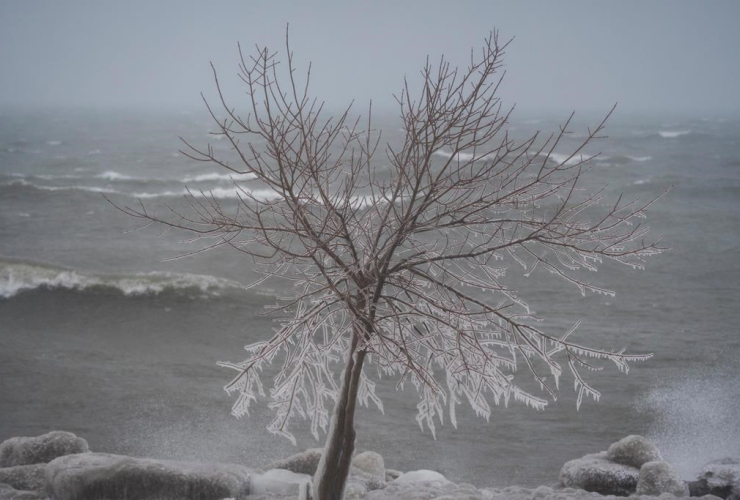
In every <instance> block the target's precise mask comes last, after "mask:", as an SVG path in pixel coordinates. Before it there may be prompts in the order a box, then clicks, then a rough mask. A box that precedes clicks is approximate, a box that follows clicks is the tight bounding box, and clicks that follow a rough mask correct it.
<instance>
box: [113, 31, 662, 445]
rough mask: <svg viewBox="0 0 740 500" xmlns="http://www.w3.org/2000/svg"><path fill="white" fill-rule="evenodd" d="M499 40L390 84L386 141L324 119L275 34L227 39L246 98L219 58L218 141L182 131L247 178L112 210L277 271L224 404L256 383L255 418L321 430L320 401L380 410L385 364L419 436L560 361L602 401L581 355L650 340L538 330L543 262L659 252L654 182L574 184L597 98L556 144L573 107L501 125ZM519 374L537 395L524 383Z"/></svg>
mask: <svg viewBox="0 0 740 500" xmlns="http://www.w3.org/2000/svg"><path fill="white" fill-rule="evenodd" d="M507 45H508V44H507V43H504V44H501V43H499V40H498V37H497V34H496V33H495V32H494V33H493V34H492V35H491V36H490V37H489V38H488V39H487V40H486V41H485V43H484V45H483V48H482V50H481V51H480V52H473V53H471V58H470V63H469V65H468V66H467V67H465V68H453V67H451V66H450V65H449V63H448V62H447V61H445V60H444V58H443V59H441V60H440V61H439V63H437V64H433V63H432V62H429V61H428V62H427V64H426V65H425V66H424V68H423V69H422V72H421V76H422V82H423V83H422V85H421V86H420V88H418V89H417V90H416V91H414V90H412V88H411V85H410V84H409V83H408V82H404V85H403V88H402V91H401V92H400V94H398V95H396V100H397V103H398V106H399V109H400V118H401V120H402V130H403V133H404V136H403V141H402V142H401V143H399V144H390V143H388V144H384V143H383V142H382V139H381V133H380V132H379V131H378V130H376V129H375V128H373V125H372V123H373V122H372V106H370V109H369V110H368V113H367V116H366V117H365V118H357V119H353V118H351V112H350V109H349V108H348V109H347V110H346V111H345V112H343V113H341V114H339V115H337V116H327V115H326V113H325V112H324V108H323V104H322V103H320V102H317V101H316V100H314V99H313V98H311V97H310V94H309V90H308V89H309V85H308V80H309V76H310V69H309V70H308V72H307V76H306V78H305V80H304V79H301V78H300V77H299V72H298V71H297V66H296V63H295V61H294V59H293V56H292V53H291V52H290V51H289V50H288V53H287V64H283V65H280V64H278V60H277V55H276V53H273V52H270V51H268V50H267V49H262V48H258V49H257V50H256V52H255V54H254V55H253V56H251V57H247V56H246V55H245V54H244V53H242V52H241V50H240V57H241V59H240V77H241V79H242V80H243V82H244V84H245V86H246V91H247V102H246V108H247V109H246V110H245V111H244V113H242V110H238V109H235V108H233V107H231V106H230V105H228V104H227V100H226V98H225V97H224V95H223V94H222V93H221V87H220V84H219V81H218V78H217V76H216V73H215V70H214V77H215V78H216V84H217V90H218V96H219V97H218V99H217V101H216V102H217V104H218V106H216V105H215V104H214V103H212V102H208V101H207V102H206V105H207V107H208V110H209V112H210V113H211V115H212V116H213V119H214V124H215V126H216V130H215V133H217V134H218V135H219V137H221V138H222V140H221V141H219V142H220V143H221V144H224V143H228V145H229V146H230V151H229V152H226V151H224V152H219V151H221V150H217V149H215V148H213V147H211V146H207V147H202V148H201V147H198V146H197V145H192V144H189V143H186V144H185V146H186V147H185V153H186V154H187V155H188V156H189V157H191V158H193V159H195V160H198V161H202V162H210V163H214V164H216V165H219V166H220V167H222V168H223V169H225V170H226V171H227V173H229V172H230V173H233V174H238V175H239V176H241V177H240V178H246V179H247V180H246V181H244V182H237V186H238V188H239V195H240V197H239V199H238V200H237V201H236V202H233V203H230V202H228V200H227V201H226V202H225V201H223V200H219V199H217V198H215V197H214V196H208V195H207V193H201V194H202V196H201V195H194V194H192V193H191V194H189V195H187V196H185V200H184V203H183V206H182V207H170V210H171V212H170V213H169V215H162V214H161V213H154V212H153V211H151V210H148V209H147V207H145V206H144V205H143V204H142V205H140V206H139V207H136V208H128V207H123V208H122V210H124V211H126V212H127V213H129V214H130V215H133V216H135V217H138V218H141V219H143V220H144V221H145V223H146V224H150V223H162V224H165V225H167V226H169V227H172V228H176V229H180V230H185V231H189V232H191V233H192V234H194V236H195V241H198V240H200V241H202V242H203V249H211V248H218V247H230V248H232V249H234V250H235V251H240V252H242V253H243V254H244V255H245V258H246V259H247V260H248V262H249V265H250V266H252V267H253V268H254V269H255V270H256V271H257V272H259V273H261V278H260V280H258V282H256V284H259V283H263V282H265V281H268V280H278V281H283V282H287V283H289V284H290V285H291V286H290V291H289V292H285V293H284V297H281V299H280V300H279V301H278V304H277V305H276V306H275V307H274V308H273V309H272V310H271V311H269V312H270V313H271V314H273V315H275V317H276V318H278V319H279V322H278V326H277V328H276V329H275V331H274V332H273V335H272V336H271V337H270V338H269V339H267V340H264V341H260V342H256V343H254V344H251V345H249V346H247V353H248V357H247V359H246V360H245V361H242V362H223V363H221V365H222V366H225V367H228V368H231V369H233V370H235V371H236V375H235V377H234V379H233V380H232V381H231V382H230V383H229V384H228V385H227V386H226V390H227V391H229V392H230V393H235V394H236V402H235V403H234V407H233V411H234V414H235V415H237V416H242V415H247V414H248V413H249V410H250V407H251V404H252V403H253V402H254V401H256V400H257V399H258V397H262V396H265V397H268V398H269V399H270V400H271V402H270V408H271V409H272V410H273V412H274V419H273V421H272V422H271V423H270V425H269V427H268V429H269V430H270V432H273V433H275V434H279V435H282V436H285V437H287V438H288V439H290V440H291V441H293V442H295V439H294V438H293V435H292V434H291V431H290V423H291V421H292V420H293V419H294V418H295V417H300V418H302V419H306V420H308V421H310V423H311V432H312V433H313V435H314V436H315V437H316V438H317V439H318V438H319V434H320V432H319V429H321V430H324V431H325V430H326V429H327V427H328V426H329V424H330V421H331V418H330V413H329V410H330V409H332V408H334V407H335V406H336V408H338V410H337V411H338V412H339V413H337V415H342V416H343V418H346V419H347V420H346V421H347V422H349V423H348V424H347V425H351V419H349V417H346V415H349V414H351V412H353V411H354V404H355V402H357V401H359V403H360V404H365V405H370V404H372V405H375V406H377V407H378V408H379V409H380V410H381V411H382V410H383V405H382V402H381V401H380V399H379V398H378V396H377V394H376V392H375V384H376V382H377V380H378V379H380V378H382V377H387V378H390V379H392V380H393V381H394V382H395V383H396V384H397V387H398V388H404V387H406V386H407V385H410V386H412V387H413V388H414V389H415V390H416V391H417V393H418V394H419V397H420V401H419V404H418V416H417V421H418V423H419V425H420V426H421V427H422V428H424V426H426V427H428V428H429V429H430V430H431V432H432V433H434V432H435V422H437V421H438V422H444V419H445V414H447V416H448V418H449V421H450V422H452V424H453V425H455V424H456V406H457V405H458V404H461V403H463V402H467V403H468V404H469V405H470V406H471V407H472V409H473V410H474V412H475V413H476V414H477V415H478V416H481V417H483V418H486V419H488V418H489V417H490V415H491V405H492V404H493V405H499V404H504V405H508V404H509V402H511V401H514V402H518V403H523V404H524V405H526V406H530V407H532V408H535V409H537V410H541V409H543V408H544V407H545V406H546V404H547V400H548V399H554V398H555V396H556V391H557V390H558V388H559V380H560V378H561V376H562V374H563V371H566V372H567V374H566V376H572V380H573V383H574V386H575V390H576V391H577V393H578V405H579V406H580V404H581V402H582V400H583V399H584V398H592V399H595V400H598V398H599V392H598V391H597V390H596V389H595V388H593V387H591V385H589V383H588V381H587V379H586V378H585V377H584V373H585V372H587V371H589V370H597V369H601V364H600V363H599V362H602V361H608V362H612V363H614V364H616V365H617V367H618V369H619V370H621V371H624V372H626V371H627V368H628V363H630V362H633V361H641V360H645V359H647V358H649V357H650V356H649V355H632V354H628V353H626V352H625V351H624V350H609V349H604V348H600V347H591V346H589V345H586V344H582V343H579V342H577V341H575V340H572V337H575V335H574V332H575V331H576V330H577V327H578V325H575V326H574V327H573V328H572V329H570V330H569V331H567V332H556V331H550V330H549V329H548V328H545V327H543V324H545V323H543V321H542V320H541V318H538V317H536V316H535V315H534V313H533V311H532V308H531V307H530V305H529V303H528V302H527V300H526V298H525V297H526V295H527V292H528V289H532V288H535V287H536V285H537V280H538V279H539V277H542V276H543V275H553V276H555V277H556V278H558V279H560V280H562V281H563V282H564V283H566V284H567V285H570V286H571V287H572V288H573V289H574V290H575V291H576V292H580V294H581V295H586V294H591V293H595V294H605V295H613V294H614V292H613V291H611V290H609V289H607V288H603V287H602V286H601V285H600V284H598V283H596V282H594V281H592V277H594V276H595V274H594V273H593V271H596V270H597V269H599V268H600V267H601V266H602V265H603V264H605V263H606V262H607V261H609V262H613V263H616V264H619V265H624V266H625V267H627V268H630V269H642V268H643V267H644V264H645V261H646V259H647V258H648V257H651V256H653V255H656V254H658V253H660V252H662V251H663V250H664V249H663V248H661V247H660V245H659V238H658V239H655V240H650V239H647V234H648V228H647V227H646V226H645V225H644V224H643V219H644V217H645V214H646V211H647V209H648V208H649V207H650V205H651V204H652V203H653V202H654V201H655V200H656V199H657V198H659V197H660V196H657V197H656V198H654V199H650V200H647V201H639V200H634V201H624V200H623V199H622V198H621V197H620V198H618V199H614V200H609V199H608V198H607V195H606V192H605V190H604V189H601V190H596V191H595V192H587V191H586V190H584V189H582V186H581V181H582V178H583V176H584V175H586V173H587V172H588V170H589V169H590V165H591V163H590V161H591V160H592V159H593V158H594V156H595V155H593V154H591V153H590V148H591V147H592V145H593V143H594V142H595V141H596V140H597V139H599V138H600V134H601V133H602V131H603V128H604V124H605V122H606V118H608V116H609V115H607V117H606V118H605V119H604V120H603V121H601V122H600V123H598V124H597V125H596V126H595V127H594V128H592V129H589V130H588V133H587V134H586V138H585V139H584V140H583V142H582V143H581V144H579V145H577V146H575V147H573V148H572V149H571V150H569V151H564V150H565V146H564V145H563V142H564V141H563V138H564V137H565V135H566V134H567V133H568V132H569V128H570V126H571V123H570V122H571V118H572V116H571V118H569V119H568V120H567V121H566V122H565V123H564V124H563V126H562V127H561V129H560V131H559V132H557V133H555V134H552V135H550V136H540V134H539V133H538V134H535V135H533V136H532V137H529V138H527V139H524V140H518V141H517V140H514V139H513V138H512V137H511V136H510V135H509V133H508V132H507V124H508V121H509V117H510V114H511V110H506V109H504V108H502V105H501V103H500V101H499V98H498V97H497V95H496V91H497V89H498V84H499V83H500V78H501V77H500V72H499V69H500V67H501V64H502V63H501V61H502V56H503V53H504V50H505V48H506V46H507ZM309 68H310V67H309ZM609 114H611V112H610V113H609ZM381 167H382V168H381ZM265 192H270V193H271V195H270V196H263V195H262V194H263V193H265ZM574 298H577V297H574ZM273 362H278V363H280V364H281V368H280V370H279V372H278V374H277V376H276V377H275V378H274V380H273V381H272V382H273V383H272V386H271V387H270V388H269V390H268V391H266V390H265V387H264V386H263V381H262V380H261V378H260V377H261V374H262V373H263V370H264V369H265V367H266V366H267V365H269V364H270V363H273ZM526 374H528V375H529V377H527V375H526ZM530 377H531V378H533V379H534V381H535V387H539V388H540V389H541V390H542V393H541V394H533V393H531V392H530V391H529V390H525V389H524V388H523V386H522V385H520V384H519V380H520V379H522V378H524V379H525V380H527V379H529V380H531V378H530ZM338 425H339V427H338V428H340V427H341V423H339V424H338Z"/></svg>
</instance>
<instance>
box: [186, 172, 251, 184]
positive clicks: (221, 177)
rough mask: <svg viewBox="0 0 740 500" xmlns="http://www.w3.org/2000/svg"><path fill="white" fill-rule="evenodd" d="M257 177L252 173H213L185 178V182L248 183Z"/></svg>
mask: <svg viewBox="0 0 740 500" xmlns="http://www.w3.org/2000/svg"><path fill="white" fill-rule="evenodd" d="M255 177H257V176H256V175H254V174H252V173H247V174H219V173H218V172H212V173H210V174H201V175H195V176H190V177H185V178H184V179H183V180H182V181H183V182H206V181H237V182H238V181H248V180H251V179H254V178H255Z"/></svg>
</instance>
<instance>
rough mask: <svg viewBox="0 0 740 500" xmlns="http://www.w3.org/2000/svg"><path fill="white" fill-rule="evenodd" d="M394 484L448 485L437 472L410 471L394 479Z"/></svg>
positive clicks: (444, 478) (445, 479)
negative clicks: (435, 483)
mask: <svg viewBox="0 0 740 500" xmlns="http://www.w3.org/2000/svg"><path fill="white" fill-rule="evenodd" d="M393 482H394V483H396V484H403V483H434V482H441V483H449V481H448V480H447V478H446V477H444V476H443V475H442V474H440V473H439V472H435V471H433V470H424V469H422V470H412V471H410V472H406V473H405V474H402V475H401V476H400V477H399V478H398V479H395V480H394V481H393Z"/></svg>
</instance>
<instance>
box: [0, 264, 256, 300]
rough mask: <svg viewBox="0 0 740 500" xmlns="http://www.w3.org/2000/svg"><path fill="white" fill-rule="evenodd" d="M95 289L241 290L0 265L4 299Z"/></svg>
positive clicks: (161, 277) (172, 278)
mask: <svg viewBox="0 0 740 500" xmlns="http://www.w3.org/2000/svg"><path fill="white" fill-rule="evenodd" d="M93 287H106V288H114V289H117V290H119V291H120V292H122V293H123V294H124V295H127V296H130V295H150V294H151V295H158V294H160V293H162V292H163V291H165V290H168V289H172V290H187V289H193V290H197V291H199V292H201V293H202V294H208V295H213V296H218V295H219V294H220V292H222V291H224V290H227V289H241V288H243V286H242V285H241V284H239V283H237V282H235V281H231V280H226V279H222V278H216V277H214V276H206V275H199V274H177V273H165V272H151V273H137V274H133V275H130V276H107V275H94V274H88V273H83V272H79V271H75V270H70V269H63V268H55V267H51V266H41V265H35V264H27V263H16V262H0V297H2V298H6V299H7V298H10V297H13V296H15V295H17V294H18V293H20V292H23V291H25V290H34V289H37V288H49V289H56V288H61V289H67V290H86V289H89V288H93Z"/></svg>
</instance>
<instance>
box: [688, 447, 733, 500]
mask: <svg viewBox="0 0 740 500" xmlns="http://www.w3.org/2000/svg"><path fill="white" fill-rule="evenodd" d="M689 488H690V490H691V496H701V495H708V494H711V495H716V496H718V497H720V498H733V497H734V498H737V499H740V459H737V458H731V457H727V458H722V459H720V460H715V461H713V462H709V463H708V464H707V465H705V466H704V467H703V468H702V470H701V473H700V474H699V478H698V479H697V480H696V481H692V482H691V483H689ZM733 500H734V499H733Z"/></svg>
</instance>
